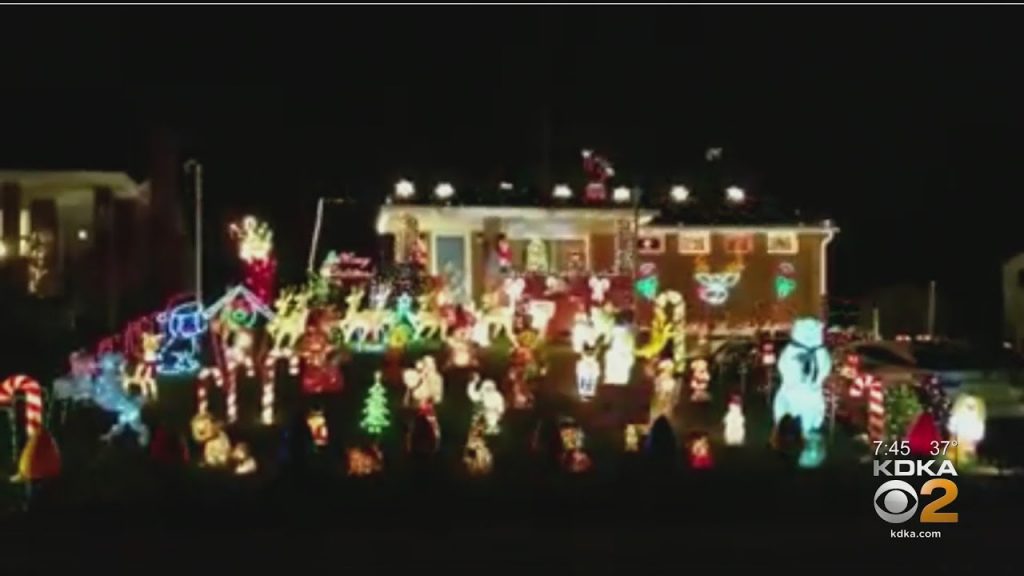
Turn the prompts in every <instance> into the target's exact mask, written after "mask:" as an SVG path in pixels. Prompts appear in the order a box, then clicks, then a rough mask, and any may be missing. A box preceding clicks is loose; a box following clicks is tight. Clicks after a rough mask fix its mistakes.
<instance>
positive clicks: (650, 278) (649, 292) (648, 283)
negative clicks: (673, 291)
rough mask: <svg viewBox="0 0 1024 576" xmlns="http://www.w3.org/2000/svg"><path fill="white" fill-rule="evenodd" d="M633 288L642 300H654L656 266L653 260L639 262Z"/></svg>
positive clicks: (656, 278)
mask: <svg viewBox="0 0 1024 576" xmlns="http://www.w3.org/2000/svg"><path fill="white" fill-rule="evenodd" d="M634 290H636V293H637V294H639V295H640V297H641V298H643V299H644V300H649V301H652V302H653V301H654V299H655V298H656V297H657V295H658V268H657V266H655V265H654V263H653V262H644V263H642V264H640V270H639V274H638V278H637V280H636V283H635V284H634Z"/></svg>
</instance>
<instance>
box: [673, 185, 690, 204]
mask: <svg viewBox="0 0 1024 576" xmlns="http://www.w3.org/2000/svg"><path fill="white" fill-rule="evenodd" d="M668 195H669V197H670V198H671V199H672V201H673V202H675V203H676V204H681V203H683V202H686V201H687V200H689V199H690V191H689V190H688V189H687V188H686V186H682V185H679V184H677V185H675V186H673V187H672V189H671V190H669V193H668Z"/></svg>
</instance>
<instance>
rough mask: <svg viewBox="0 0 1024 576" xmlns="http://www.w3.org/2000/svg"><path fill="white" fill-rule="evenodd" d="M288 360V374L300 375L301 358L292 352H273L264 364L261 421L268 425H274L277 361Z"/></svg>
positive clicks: (268, 355)
mask: <svg viewBox="0 0 1024 576" xmlns="http://www.w3.org/2000/svg"><path fill="white" fill-rule="evenodd" d="M285 358H287V359H288V373H289V374H291V375H292V376H297V375H298V374H299V357H298V355H296V354H295V353H294V352H292V351H290V350H284V351H281V352H276V353H275V352H271V353H270V354H267V359H266V361H264V363H263V390H262V392H261V394H260V421H262V422H263V423H264V424H266V425H270V424H273V423H274V400H275V399H274V386H275V383H276V380H277V361H278V360H283V359H285Z"/></svg>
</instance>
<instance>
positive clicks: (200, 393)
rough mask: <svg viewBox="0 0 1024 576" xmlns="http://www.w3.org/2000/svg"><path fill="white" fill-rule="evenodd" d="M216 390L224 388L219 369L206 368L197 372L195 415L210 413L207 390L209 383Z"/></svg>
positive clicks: (214, 367) (213, 367) (222, 377)
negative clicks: (211, 383)
mask: <svg viewBox="0 0 1024 576" xmlns="http://www.w3.org/2000/svg"><path fill="white" fill-rule="evenodd" d="M211 381H212V382H213V385H214V386H216V387H217V388H224V375H223V374H222V373H221V371H220V368H217V367H216V366H208V367H206V368H203V369H202V370H200V371H199V378H198V380H197V381H196V413H197V414H208V413H209V412H210V398H209V392H208V388H209V385H210V382H211Z"/></svg>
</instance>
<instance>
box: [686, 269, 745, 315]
mask: <svg viewBox="0 0 1024 576" xmlns="http://www.w3.org/2000/svg"><path fill="white" fill-rule="evenodd" d="M742 270H743V268H742V265H739V264H733V265H731V266H729V267H728V268H726V269H725V270H724V271H722V272H711V271H710V270H709V269H708V267H707V265H706V264H703V265H699V266H698V268H697V272H696V273H694V275H693V278H694V280H696V281H697V283H698V284H700V288H699V289H698V292H697V293H698V295H699V296H700V299H701V300H703V301H704V302H706V303H708V304H710V305H712V306H721V305H722V304H725V301H726V300H728V299H729V291H730V290H731V289H732V287H733V286H735V285H736V284H737V283H739V281H740V273H741V272H742Z"/></svg>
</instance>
